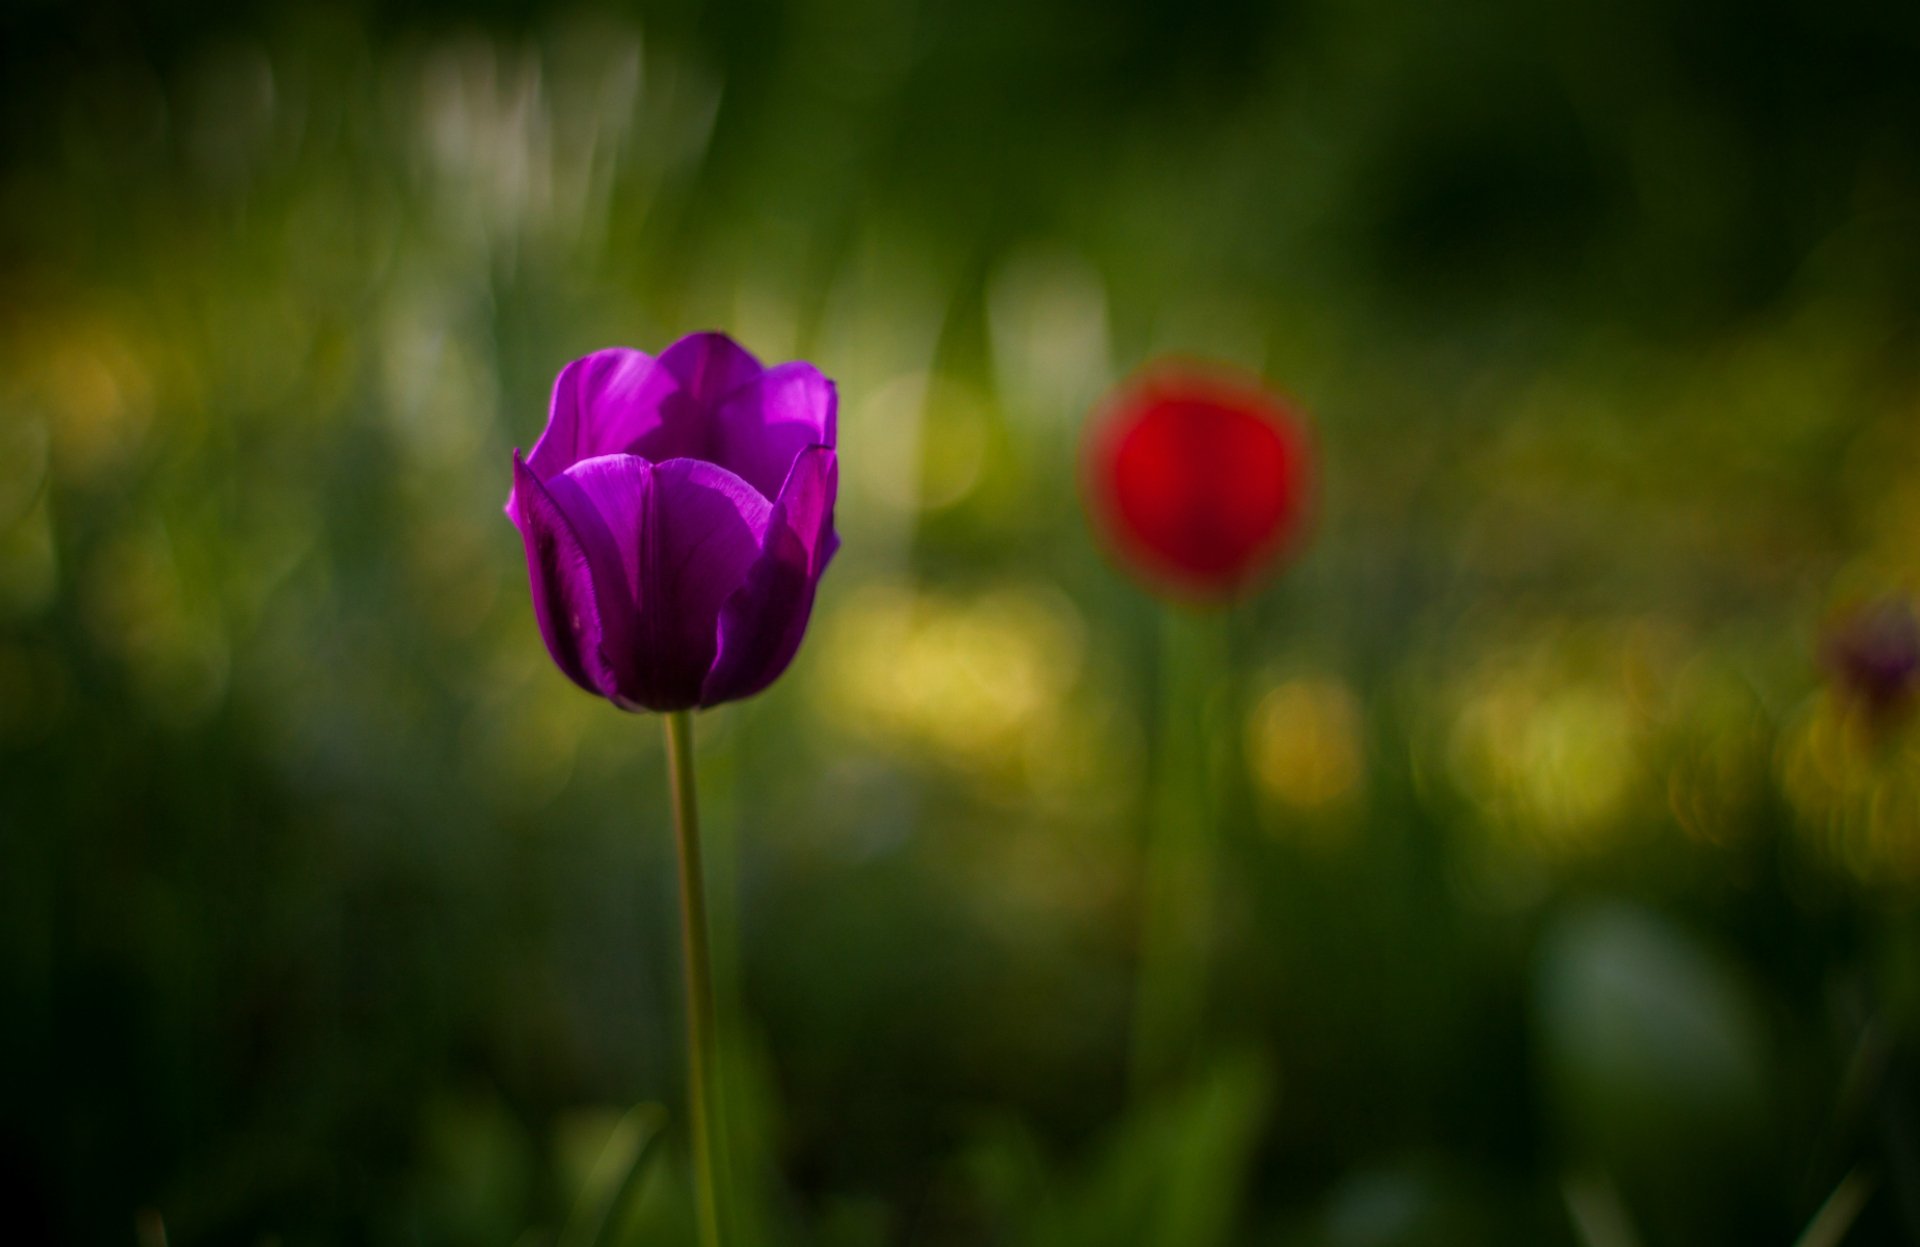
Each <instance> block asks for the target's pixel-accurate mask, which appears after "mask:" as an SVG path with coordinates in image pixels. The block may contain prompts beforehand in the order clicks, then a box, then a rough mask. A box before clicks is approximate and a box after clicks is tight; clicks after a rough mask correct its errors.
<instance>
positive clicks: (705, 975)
mask: <svg viewBox="0 0 1920 1247" xmlns="http://www.w3.org/2000/svg"><path fill="white" fill-rule="evenodd" d="M666 721H667V775H668V778H669V780H670V781H671V784H672V788H673V826H674V832H675V838H674V843H675V846H676V847H677V849H678V855H679V859H680V948H681V952H682V954H683V955H684V957H685V968H686V979H687V1121H688V1125H689V1127H690V1129H691V1133H692V1135H693V1195H694V1212H695V1216H696V1219H697V1220H698V1222H699V1226H700V1243H701V1247H720V1241H721V1238H720V1201H719V1198H718V1194H717V1190H716V1187H715V1178H716V1175H717V1174H718V1172H719V1169H720V1165H719V1164H718V1158H719V1154H720V1135H719V1128H720V1115H719V1112H718V1108H719V1095H718V1082H717V1074H718V1056H719V1044H718V1036H717V1033H716V1032H717V1029H718V1028H717V1026H716V1024H715V1014H714V1006H713V961H712V956H711V954H710V952H709V948H708V939H707V898H706V887H705V884H704V883H703V882H702V880H701V875H700V812H699V808H698V805H697V802H696V800H695V794H694V780H693V716H692V714H691V712H689V711H686V710H676V711H673V712H671V713H669V714H668V715H667V716H666Z"/></svg>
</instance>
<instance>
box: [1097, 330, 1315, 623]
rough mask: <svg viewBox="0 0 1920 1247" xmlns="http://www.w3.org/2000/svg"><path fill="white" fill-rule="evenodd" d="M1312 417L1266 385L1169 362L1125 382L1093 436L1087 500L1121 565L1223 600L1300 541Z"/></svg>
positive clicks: (1185, 591) (1168, 585)
mask: <svg viewBox="0 0 1920 1247" xmlns="http://www.w3.org/2000/svg"><path fill="white" fill-rule="evenodd" d="M1312 476H1313V465H1312V451H1311V448H1310V446H1309V443H1308V437H1307V433H1306V430H1305V427H1304V426H1303V425H1302V423H1301V422H1300V420H1299V418H1298V416H1297V415H1296V414H1295V412H1294V411H1293V409H1292V408H1291V407H1290V406H1289V405H1288V404H1287V403H1286V402H1284V401H1283V400H1281V399H1280V398H1278V397H1276V396H1274V395H1273V394H1270V393H1268V392H1267V391H1266V390H1264V389H1262V388H1260V387H1259V386H1258V385H1257V384H1255V383H1253V382H1250V381H1243V380H1240V379H1237V378H1234V377H1230V376H1226V375H1222V374H1220V373H1217V372H1208V371H1203V370H1199V369H1195V368H1191V367H1169V366H1161V367H1158V368H1155V369H1152V370H1150V371H1148V372H1147V373H1144V374H1142V375H1141V376H1140V377H1138V378H1136V379H1134V380H1132V381H1130V382H1128V383H1126V384H1125V385H1123V386H1121V387H1120V388H1119V390H1117V391H1116V392H1115V393H1114V394H1113V395H1112V396H1111V397H1110V398H1109V399H1108V400H1107V402H1106V404H1105V405H1104V407H1103V408H1102V409H1101V411H1100V412H1099V413H1098V414H1096V416H1095V418H1094V421H1093V423H1092V424H1091V426H1090V427H1089V430H1088V435H1087V444H1086V481H1087V490H1086V492H1087V497H1088V503H1089V509H1090V510H1091V511H1092V513H1093V517H1094V522H1095V524H1096V526H1097V527H1098V528H1099V529H1100V530H1101V533H1102V535H1103V536H1104V537H1105V538H1106V539H1107V540H1108V542H1109V543H1110V544H1111V546H1112V548H1113V550H1114V552H1115V554H1116V556H1117V557H1118V558H1119V559H1120V561H1121V562H1122V563H1124V564H1125V565H1126V566H1128V567H1129V568H1131V569H1132V570H1134V571H1136V572H1138V573H1140V575H1141V576H1143V577H1144V578H1145V579H1146V580H1147V581H1148V582H1150V583H1152V584H1154V585H1155V586H1157V587H1159V588H1162V589H1165V590H1168V591H1170V592H1172V593H1174V594H1175V595H1177V596H1182V597H1191V598H1202V599H1207V598H1223V597H1227V596H1230V595H1232V594H1233V593H1235V592H1237V591H1239V590H1241V589H1243V588H1245V587H1246V586H1247V585H1248V584H1250V583H1251V582H1252V581H1254V580H1255V579H1257V578H1258V577H1259V575H1260V574H1261V573H1262V572H1263V571H1266V570H1267V569H1269V568H1271V567H1272V566H1274V564H1275V563H1276V562H1277V561H1278V560H1279V559H1280V558H1281V557H1282V556H1284V555H1285V554H1287V553H1288V552H1289V551H1290V550H1291V549H1292V548H1293V547H1294V546H1295V545H1296V544H1297V542H1298V538H1299V536H1300V534H1301V530H1302V529H1303V527H1304V524H1305V520H1306V518H1307V503H1308V496H1309V493H1310V491H1311V484H1312Z"/></svg>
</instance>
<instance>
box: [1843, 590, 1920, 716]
mask: <svg viewBox="0 0 1920 1247" xmlns="http://www.w3.org/2000/svg"><path fill="white" fill-rule="evenodd" d="M1822 649H1823V654H1822V656H1823V657H1824V658H1825V660H1826V664H1827V668H1828V670H1829V671H1830V672H1832V675H1833V678H1834V680H1835V682H1836V683H1837V684H1838V685H1839V687H1840V690H1841V692H1842V693H1843V694H1844V695H1845V696H1847V697H1848V698H1849V699H1851V700H1852V701H1854V702H1855V703H1856V704H1858V705H1860V706H1862V707H1864V708H1865V709H1866V712H1867V715H1868V717H1869V718H1870V719H1871V720H1872V721H1873V722H1874V723H1875V725H1876V726H1885V725H1886V724H1888V723H1889V722H1891V721H1892V720H1893V719H1895V718H1896V717H1897V716H1898V715H1899V714H1900V713H1901V712H1902V711H1904V710H1905V709H1906V708H1907V706H1908V705H1909V704H1911V703H1912V702H1913V700H1914V698H1915V696H1916V694H1920V620H1916V619H1915V617H1914V610H1913V604H1912V603H1911V602H1909V601H1907V600H1906V599H1905V598H1898V597H1890V598H1883V599H1881V600H1879V601H1875V602H1870V603H1868V604H1867V605H1865V606H1860V607H1856V608H1854V609H1853V610H1852V611H1850V612H1848V613H1847V614H1845V615H1844V616H1842V617H1841V618H1840V619H1838V620H1837V621H1836V622H1835V623H1833V624H1832V625H1831V626H1829V628H1828V630H1827V635H1826V640H1825V644H1824V646H1823V647H1822Z"/></svg>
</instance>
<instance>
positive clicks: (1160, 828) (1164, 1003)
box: [1129, 604, 1219, 1095]
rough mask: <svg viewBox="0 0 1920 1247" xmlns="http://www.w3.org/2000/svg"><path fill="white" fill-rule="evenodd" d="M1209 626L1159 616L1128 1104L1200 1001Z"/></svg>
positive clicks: (1202, 620) (1188, 1033)
mask: <svg viewBox="0 0 1920 1247" xmlns="http://www.w3.org/2000/svg"><path fill="white" fill-rule="evenodd" d="M1216 622H1217V621H1216V620H1215V619H1214V618H1212V617H1210V616H1202V615H1198V614H1195V613H1193V612H1191V611H1189V610H1188V609H1186V608H1184V607H1181V606H1177V605H1171V604H1169V605H1167V606H1165V607H1163V615H1162V620H1161V624H1162V635H1161V641H1162V650H1161V657H1160V732H1159V736H1158V738H1157V739H1156V740H1155V741H1154V765H1153V768H1152V778H1151V783H1152V785H1153V787H1152V793H1151V801H1150V806H1149V810H1148V820H1149V821H1148V825H1147V834H1146V844H1145V848H1144V852H1143V855H1142V862H1141V879H1140V906H1141V911H1140V970H1139V981H1138V983H1137V984H1136V986H1135V993H1134V1015H1133V1035H1132V1051H1131V1053H1130V1054H1129V1057H1130V1061H1129V1065H1130V1068H1129V1074H1130V1075H1131V1078H1132V1083H1133V1089H1134V1092H1135V1094H1136V1095H1139V1094H1145V1093H1147V1092H1149V1091H1151V1090H1152V1089H1153V1088H1154V1086H1155V1085H1156V1084H1158V1083H1159V1082H1161V1081H1162V1080H1163V1079H1165V1078H1166V1077H1168V1076H1169V1075H1172V1074H1174V1073H1176V1072H1178V1067H1179V1066H1180V1064H1181V1063H1182V1061H1183V1059H1184V1058H1186V1057H1187V1056H1189V1055H1190V1049H1191V1047H1192V1045H1193V1041H1194V1037H1195V1034H1196V1031H1197V1028H1198V1025H1199V1020H1200V1013H1201V1010H1202V1008H1203V1006H1204V1004H1205V998H1206V969H1207V965H1206V962H1207V943H1208V928H1209V926H1210V919H1211V917H1212V897H1211V891H1212V886H1211V885H1212V857H1213V818H1214V810H1213V800H1212V796H1213V793H1212V788H1213V785H1212V777H1211V776H1210V775H1209V773H1208V771H1209V767H1210V764H1211V758H1212V754H1211V739H1212V734H1211V732H1210V731H1209V730H1208V726H1209V725H1208V722H1207V719H1208V701H1209V699H1210V696H1211V694H1212V692H1213V688H1212V682H1213V677H1214V672H1215V653H1214V650H1215V647H1216V645H1217V644H1218V640H1219V638H1218V637H1217V635H1216V632H1217V629H1216V627H1215V624H1216Z"/></svg>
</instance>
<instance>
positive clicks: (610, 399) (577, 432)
mask: <svg viewBox="0 0 1920 1247" xmlns="http://www.w3.org/2000/svg"><path fill="white" fill-rule="evenodd" d="M655 372H656V368H655V361H654V359H653V357H652V356H650V355H648V354H646V353H645V352H643V351H635V350H630V349H628V348H626V347H613V348H611V349H609V350H605V351H595V352H594V353H593V354H591V355H588V356H585V357H584V358H581V359H576V360H574V361H573V362H572V363H570V364H568V365H567V366H566V367H565V368H562V369H561V370H560V375H559V377H557V378H556V379H555V380H554V383H553V402H552V405H551V406H550V407H549V408H548V415H547V427H546V430H545V431H544V432H542V433H541V434H540V440H539V441H537V442H535V443H534V444H533V452H532V453H531V454H529V455H528V456H527V466H528V467H530V468H532V469H533V471H534V474H535V475H536V476H538V477H539V478H540V479H541V480H543V481H546V480H552V479H553V478H554V477H555V476H558V475H559V474H560V473H562V472H564V471H566V470H567V469H568V468H570V467H572V466H573V465H574V464H576V463H579V462H580V461H581V460H582V459H592V458H594V457H595V456H597V455H612V454H618V453H621V452H623V451H626V450H627V449H628V448H629V447H631V446H633V445H634V444H635V443H637V442H640V441H643V440H646V438H647V436H648V434H649V433H650V432H652V431H653V430H654V429H655V428H657V426H658V425H659V423H660V414H659V407H658V403H657V402H655V401H654V400H653V398H652V395H651V390H652V389H653V388H654V386H655V384H656V383H655V378H654V374H655Z"/></svg>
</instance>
